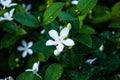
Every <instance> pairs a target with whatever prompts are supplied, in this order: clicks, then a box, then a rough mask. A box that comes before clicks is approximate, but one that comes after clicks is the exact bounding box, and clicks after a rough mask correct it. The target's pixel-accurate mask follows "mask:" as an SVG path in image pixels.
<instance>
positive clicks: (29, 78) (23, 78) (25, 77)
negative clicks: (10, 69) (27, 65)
mask: <svg viewBox="0 0 120 80" xmlns="http://www.w3.org/2000/svg"><path fill="white" fill-rule="evenodd" d="M16 80H34V74H33V72H30V71H29V72H23V73H21V74H20V75H19V76H18V77H17V78H16Z"/></svg>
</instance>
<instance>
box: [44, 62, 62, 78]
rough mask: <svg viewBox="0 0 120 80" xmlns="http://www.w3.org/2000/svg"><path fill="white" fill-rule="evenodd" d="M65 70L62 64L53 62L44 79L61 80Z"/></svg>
mask: <svg viewBox="0 0 120 80" xmlns="http://www.w3.org/2000/svg"><path fill="white" fill-rule="evenodd" d="M62 72H63V68H62V66H61V65H60V64H51V65H50V66H49V67H48V68H47V70H46V72H45V78H44V80H48V79H49V80H59V78H60V77H61V75H62Z"/></svg>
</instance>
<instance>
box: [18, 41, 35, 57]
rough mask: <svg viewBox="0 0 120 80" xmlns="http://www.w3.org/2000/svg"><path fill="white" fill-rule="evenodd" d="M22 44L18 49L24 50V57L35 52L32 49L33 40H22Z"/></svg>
mask: <svg viewBox="0 0 120 80" xmlns="http://www.w3.org/2000/svg"><path fill="white" fill-rule="evenodd" d="M22 45H23V46H18V47H17V50H18V51H23V53H22V57H23V58H25V57H26V56H27V54H30V55H32V54H33V51H32V49H30V48H31V47H32V45H33V42H32V41H31V42H29V43H28V44H27V42H26V41H25V40H22Z"/></svg>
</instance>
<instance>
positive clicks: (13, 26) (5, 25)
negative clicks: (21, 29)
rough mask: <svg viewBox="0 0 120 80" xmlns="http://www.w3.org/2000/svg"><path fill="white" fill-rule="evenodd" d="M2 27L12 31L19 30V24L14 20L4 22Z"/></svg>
mask: <svg viewBox="0 0 120 80" xmlns="http://www.w3.org/2000/svg"><path fill="white" fill-rule="evenodd" d="M2 27H3V28H5V29H6V30H8V31H11V32H18V27H17V25H16V24H15V23H14V22H12V21H5V22H4V23H3V24H2Z"/></svg>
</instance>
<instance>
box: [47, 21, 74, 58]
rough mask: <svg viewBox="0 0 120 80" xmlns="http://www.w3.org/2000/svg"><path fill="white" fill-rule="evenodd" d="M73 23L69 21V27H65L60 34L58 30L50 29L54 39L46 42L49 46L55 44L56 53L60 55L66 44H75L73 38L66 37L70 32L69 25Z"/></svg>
mask: <svg viewBox="0 0 120 80" xmlns="http://www.w3.org/2000/svg"><path fill="white" fill-rule="evenodd" d="M70 25H71V24H70V23H68V25H67V27H65V28H63V29H62V30H61V32H60V35H58V33H57V31H56V30H50V31H49V35H50V37H51V38H53V40H52V39H50V40H48V41H47V42H46V45H47V46H51V45H55V46H56V49H55V50H54V55H56V56H57V55H59V54H60V53H61V52H62V51H63V49H64V45H65V46H74V45H75V43H74V41H73V40H72V39H70V38H68V39H66V37H67V36H68V34H69V28H68V26H70Z"/></svg>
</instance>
